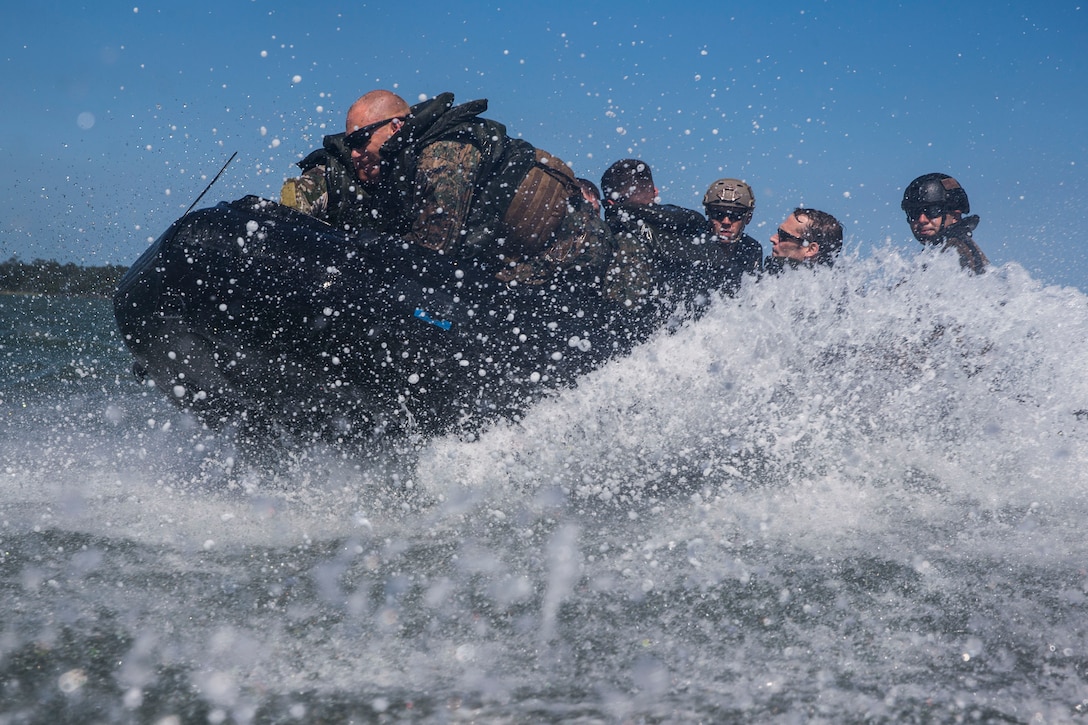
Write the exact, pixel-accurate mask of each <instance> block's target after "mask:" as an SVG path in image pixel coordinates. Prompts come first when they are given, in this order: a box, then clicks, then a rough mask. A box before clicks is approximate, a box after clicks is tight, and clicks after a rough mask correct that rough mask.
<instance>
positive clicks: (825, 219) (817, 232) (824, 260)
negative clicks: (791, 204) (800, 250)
mask: <svg viewBox="0 0 1088 725" xmlns="http://www.w3.org/2000/svg"><path fill="white" fill-rule="evenodd" d="M793 215H794V216H795V217H797V218H798V219H801V220H807V223H806V224H805V237H804V238H805V241H806V242H815V243H816V244H817V245H818V247H819V251H817V252H816V259H815V260H814V261H816V262H820V263H821V264H828V265H830V264H834V262H835V257H837V256H839V252H841V251H842V224H840V223H839V220H838V219H836V218H835V217H833V216H831V215H830V214H828V213H827V212H826V211H820V210H819V209H805V208H804V207H797V208H796V209H794V210H793Z"/></svg>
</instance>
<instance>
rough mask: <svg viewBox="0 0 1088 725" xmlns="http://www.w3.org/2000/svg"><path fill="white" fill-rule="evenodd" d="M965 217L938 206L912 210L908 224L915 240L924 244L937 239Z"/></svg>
mask: <svg viewBox="0 0 1088 725" xmlns="http://www.w3.org/2000/svg"><path fill="white" fill-rule="evenodd" d="M962 216H963V215H962V214H961V213H960V212H958V211H946V210H945V209H943V208H942V207H940V206H939V205H936V204H931V205H929V206H923V207H918V208H915V209H910V210H909V211H908V212H907V223H908V224H910V230H911V231H912V232H913V233H914V238H915V239H917V240H918V241H919V242H921V243H922V244H927V243H929V242H932V241H934V240H935V239H937V237H938V235H940V233H941V232H942V231H943V230H944V229H945V228H946V227H950V226H952V225H953V224H956V223H957V222H958V221H959V220H960V218H961V217H962Z"/></svg>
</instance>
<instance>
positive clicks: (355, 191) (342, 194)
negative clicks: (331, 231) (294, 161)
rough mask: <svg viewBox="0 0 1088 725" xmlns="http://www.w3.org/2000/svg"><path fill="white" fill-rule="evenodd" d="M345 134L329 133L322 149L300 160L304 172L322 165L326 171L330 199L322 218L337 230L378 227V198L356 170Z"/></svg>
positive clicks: (326, 183)
mask: <svg viewBox="0 0 1088 725" xmlns="http://www.w3.org/2000/svg"><path fill="white" fill-rule="evenodd" d="M344 135H345V134H343V133H337V134H332V135H330V136H326V137H325V138H324V139H323V140H322V142H321V148H319V149H316V150H315V151H311V152H310V154H309V155H308V156H306V158H304V159H303V160H302V161H299V162H298V166H299V168H301V169H302V172H303V174H306V173H308V172H311V170H313V169H315V168H318V167H320V168H321V169H323V171H324V176H325V190H326V191H327V192H328V195H329V200H328V206H327V208H326V210H325V213H324V214H323V215H322V217H321V218H322V219H323V220H324V221H327V222H328V223H329V224H331V225H333V226H334V227H336V228H337V229H344V230H347V231H356V230H359V229H366V228H374V227H375V226H376V221H375V213H374V210H375V206H376V204H375V200H374V198H373V197H372V196H371V195H370V193H369V192H368V191H366V190H365V189H364V188H363V186H362V184H361V183H360V181H359V178H358V176H357V175H356V173H355V165H354V164H352V162H351V151H350V150H349V149H348V148H347V147H346V146H345V145H344Z"/></svg>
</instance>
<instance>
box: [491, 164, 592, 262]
mask: <svg viewBox="0 0 1088 725" xmlns="http://www.w3.org/2000/svg"><path fill="white" fill-rule="evenodd" d="M574 194H581V190H580V189H579V187H578V184H577V182H576V181H575V180H574V171H572V170H571V168H570V167H569V166H567V165H566V164H565V163H563V161H562V160H561V159H559V158H558V157H556V156H552V155H551V154H549V153H547V152H545V151H541V150H540V149H537V150H536V165H534V166H533V168H532V169H530V170H529V173H528V174H526V175H525V178H524V179H523V180H522V182H521V184H519V185H518V189H517V191H515V192H514V198H513V200H512V201H511V202H510V208H509V209H507V210H506V215H505V216H504V217H503V220H502V223H503V226H504V227H505V228H506V229H505V231H506V236H507V243H508V245H509V247H508V249H509V250H510V252H512V253H514V254H517V255H520V256H526V255H535V254H539V253H540V252H541V250H543V249H544V247H545V246H547V244H548V242H549V240H550V238H551V236H552V235H553V234H554V233H555V230H556V229H558V228H559V225H560V223H562V221H563V217H564V215H566V213H567V204H568V202H569V200H570V199H571V197H572V196H573V195H574Z"/></svg>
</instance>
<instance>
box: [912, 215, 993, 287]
mask: <svg viewBox="0 0 1088 725" xmlns="http://www.w3.org/2000/svg"><path fill="white" fill-rule="evenodd" d="M978 223H979V216H978V214H974V215H972V216H965V217H964V218H963V219H960V220H959V221H958V222H956V223H955V224H952V225H949V226H946V227H945V228H944V229H943V230H941V233H940V234H939V235H938V236H937V239H935V240H934V241H933V242H931V243H930V244H929V245H927V246H932V245H938V244H939V245H941V251H942V252H943V251H947V250H949V249H954V250H956V252H957V253H958V254H959V255H960V267H962V268H963V269H967V270H970V271H971V272H974V273H975V274H982V273H983V272H985V271H986V265H988V264H989V263H990V260H988V259H987V258H986V255H985V254H983V253H982V249H980V248H979V246H978V243H977V242H975V239H974V233H975V227H977V226H978Z"/></svg>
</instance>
